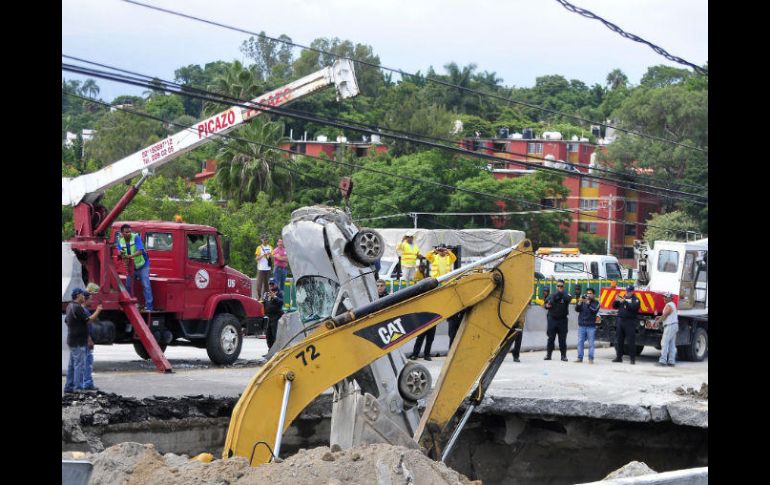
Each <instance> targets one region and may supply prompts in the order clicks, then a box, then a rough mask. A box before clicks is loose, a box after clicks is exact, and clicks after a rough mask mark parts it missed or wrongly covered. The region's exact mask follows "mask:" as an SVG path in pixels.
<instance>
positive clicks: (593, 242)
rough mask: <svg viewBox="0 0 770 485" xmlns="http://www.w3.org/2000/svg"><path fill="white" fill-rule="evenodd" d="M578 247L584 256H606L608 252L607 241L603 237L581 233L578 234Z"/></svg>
mask: <svg viewBox="0 0 770 485" xmlns="http://www.w3.org/2000/svg"><path fill="white" fill-rule="evenodd" d="M578 247H579V248H580V252H581V253H584V254H604V253H605V252H606V250H607V241H606V240H605V239H604V238H602V237H599V236H594V235H593V234H586V233H584V232H581V233H580V234H578Z"/></svg>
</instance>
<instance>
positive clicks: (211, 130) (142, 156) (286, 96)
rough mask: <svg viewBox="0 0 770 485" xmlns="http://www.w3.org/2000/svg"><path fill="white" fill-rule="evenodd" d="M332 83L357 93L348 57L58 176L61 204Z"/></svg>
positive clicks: (343, 94) (343, 92)
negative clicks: (82, 170) (95, 165)
mask: <svg viewBox="0 0 770 485" xmlns="http://www.w3.org/2000/svg"><path fill="white" fill-rule="evenodd" d="M332 84H334V85H335V87H336V89H337V96H338V98H341V99H344V98H349V97H352V96H355V95H357V94H358V92H359V91H358V84H357V83H356V78H355V71H354V69H353V63H352V62H351V61H350V60H348V59H341V60H338V61H336V62H335V63H334V64H333V65H331V66H329V67H325V68H323V69H321V70H319V71H317V72H314V73H312V74H309V75H307V76H305V77H303V78H301V79H298V80H296V81H294V82H292V83H289V84H287V85H285V86H281V87H280V88H277V89H274V90H273V91H270V92H269V93H266V94H263V95H260V96H258V97H256V98H254V99H252V100H251V101H249V103H245V104H247V105H248V104H250V103H254V104H253V106H255V107H254V108H244V107H242V106H233V107H231V108H229V109H227V110H225V111H223V112H221V113H218V114H216V115H214V116H211V117H210V118H207V119H205V120H203V121H200V122H198V123H197V124H196V125H195V126H194V127H192V128H187V129H184V130H182V131H180V132H178V133H175V134H173V135H171V136H169V137H167V138H165V139H163V140H161V141H159V142H157V143H154V144H152V145H150V146H148V147H145V148H143V149H141V150H139V151H138V152H136V153H134V154H132V155H129V156H127V157H125V158H123V159H122V160H118V161H117V162H115V163H113V164H110V165H108V166H106V167H104V168H102V169H101V170H99V171H97V172H94V173H90V174H84V175H80V176H79V177H74V178H69V177H62V179H61V182H62V183H61V202H62V205H67V204H70V205H72V206H75V205H77V204H79V203H80V202H81V201H84V200H85V201H86V202H90V200H89V199H90V198H91V197H93V196H94V195H96V194H99V193H101V192H103V191H104V190H107V189H108V188H110V187H113V186H115V185H117V184H119V183H121V182H123V181H125V180H128V179H131V178H133V177H135V176H137V175H139V174H140V173H142V171H144V170H149V171H154V170H155V169H156V168H158V167H160V166H161V165H164V164H166V163H168V162H170V161H171V160H173V159H175V158H176V157H178V156H180V155H183V154H184V153H187V152H189V151H190V150H192V149H194V148H197V147H198V146H200V145H202V144H204V143H206V142H208V141H209V140H211V139H212V138H213V137H215V136H219V135H222V134H225V133H227V132H229V131H231V130H233V129H234V128H236V127H238V126H239V125H241V124H243V123H245V122H248V121H250V120H252V119H253V118H255V117H256V116H259V115H260V114H261V113H262V111H263V110H264V106H265V105H268V106H282V105H286V104H288V103H291V102H292V101H296V100H297V99H299V98H301V97H303V96H306V95H308V94H310V93H313V92H315V91H318V90H319V89H323V88H325V87H328V86H330V85H332Z"/></svg>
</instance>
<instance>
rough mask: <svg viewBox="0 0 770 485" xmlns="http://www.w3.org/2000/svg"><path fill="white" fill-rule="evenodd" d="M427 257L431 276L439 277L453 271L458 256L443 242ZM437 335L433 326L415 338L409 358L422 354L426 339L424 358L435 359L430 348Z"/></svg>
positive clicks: (429, 252)
mask: <svg viewBox="0 0 770 485" xmlns="http://www.w3.org/2000/svg"><path fill="white" fill-rule="evenodd" d="M425 259H427V260H428V261H429V262H430V267H431V270H430V275H431V277H433V278H438V277H439V276H442V275H445V274H447V273H449V272H450V271H452V265H453V264H454V262H455V261H456V260H457V256H455V255H454V253H453V252H452V251H450V250H449V249H448V248H447V247H446V244H442V245H440V246H439V247H438V248H436V249H435V250H433V249H431V250H430V251H428V254H426V255H425ZM450 318H452V317H450ZM456 323H457V326H458V327H459V324H460V322H459V319H458V321H457V322H456ZM456 332H457V329H455V333H456ZM435 336H436V327H433V328H431V329H430V330H428V331H427V332H425V333H423V334H422V335H419V336H418V337H417V338H416V339H415V342H414V349H413V350H412V355H410V356H409V358H410V359H412V360H414V359H416V358H417V357H418V356H419V355H420V348H421V347H422V342H423V340H424V341H425V353H424V354H423V358H424V359H425V360H433V359H431V358H430V348H431V346H432V345H433V338H434V337H435ZM452 337H454V335H452ZM450 345H451V344H450Z"/></svg>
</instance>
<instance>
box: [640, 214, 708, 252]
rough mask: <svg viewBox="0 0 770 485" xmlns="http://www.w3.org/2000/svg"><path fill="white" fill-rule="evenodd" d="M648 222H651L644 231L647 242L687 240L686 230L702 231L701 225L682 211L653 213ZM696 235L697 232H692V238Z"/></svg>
mask: <svg viewBox="0 0 770 485" xmlns="http://www.w3.org/2000/svg"><path fill="white" fill-rule="evenodd" d="M646 223H647V224H649V225H648V226H647V229H646V230H645V231H644V240H645V242H647V244H652V243H654V242H655V241H685V240H687V234H686V232H685V231H692V232H698V231H700V225H699V224H698V223H697V222H696V221H695V220H694V219H692V218H691V217H690V216H688V215H687V214H685V213H684V212H682V211H673V212H669V213H666V214H653V215H652V217H651V218H650V219H649V220H648V221H646ZM694 236H695V234H690V239H692V238H693V237H694Z"/></svg>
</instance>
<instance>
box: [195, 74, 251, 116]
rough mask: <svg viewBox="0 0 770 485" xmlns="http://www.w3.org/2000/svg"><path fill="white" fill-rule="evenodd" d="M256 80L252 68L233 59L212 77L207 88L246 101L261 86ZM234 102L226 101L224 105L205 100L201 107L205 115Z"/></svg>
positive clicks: (216, 111)
mask: <svg viewBox="0 0 770 485" xmlns="http://www.w3.org/2000/svg"><path fill="white" fill-rule="evenodd" d="M256 80H257V75H256V74H255V73H254V71H253V70H251V69H247V68H246V67H244V66H243V64H241V63H240V62H239V61H233V62H232V63H231V64H230V65H228V66H227V69H226V70H225V71H224V73H222V74H221V75H219V76H217V78H216V79H214V83H213V84H210V85H209V86H208V88H207V89H208V90H209V91H212V92H214V93H218V94H222V95H224V96H229V97H231V98H236V99H240V100H243V101H247V100H249V99H252V98H254V97H256V96H257V94H259V91H260V88H261V86H260V84H258V83H257V81H256ZM235 103H237V102H236V101H234V100H233V101H230V102H226V103H225V104H224V105H223V104H221V103H213V102H210V101H207V102H206V104H205V105H204V107H203V113H204V114H205V115H206V116H210V115H213V114H214V113H218V112H219V111H221V110H223V109H225V108H227V107H228V106H232V105H233V104H235Z"/></svg>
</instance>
